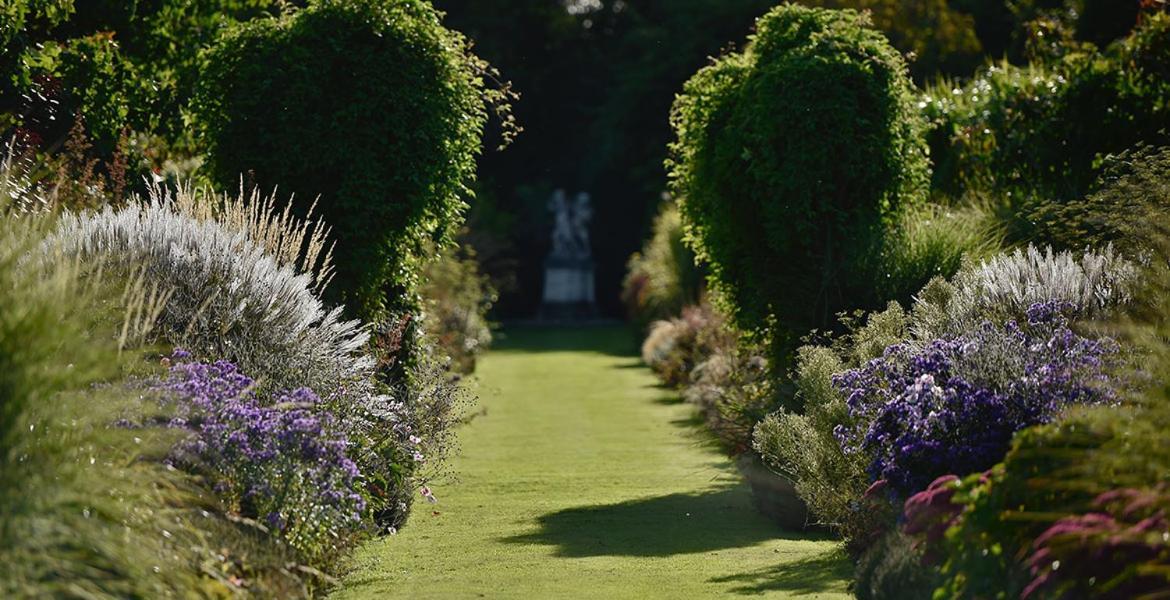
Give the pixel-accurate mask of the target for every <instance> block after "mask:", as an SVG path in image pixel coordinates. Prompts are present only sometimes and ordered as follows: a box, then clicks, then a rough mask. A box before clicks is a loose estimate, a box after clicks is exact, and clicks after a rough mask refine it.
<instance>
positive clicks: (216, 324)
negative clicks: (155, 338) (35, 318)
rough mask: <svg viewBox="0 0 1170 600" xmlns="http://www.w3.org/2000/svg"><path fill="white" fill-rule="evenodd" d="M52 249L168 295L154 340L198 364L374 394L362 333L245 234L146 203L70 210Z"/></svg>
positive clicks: (283, 383) (291, 383) (324, 389)
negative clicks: (99, 263) (219, 362)
mask: <svg viewBox="0 0 1170 600" xmlns="http://www.w3.org/2000/svg"><path fill="white" fill-rule="evenodd" d="M46 243H59V244H60V247H61V248H62V249H63V250H64V251H66V252H69V253H77V254H79V255H81V256H82V257H101V258H103V265H113V266H115V267H119V268H122V269H125V270H127V271H134V270H138V271H141V272H142V274H143V275H144V276H145V278H146V279H147V280H148V281H149V282H151V283H157V284H159V285H161V286H164V287H166V288H168V289H169V291H170V298H169V301H168V302H167V304H166V306H165V308H164V309H163V311H162V313H161V314H160V315H159V318H158V321H157V333H158V334H159V335H161V336H163V337H164V338H165V339H166V341H168V342H170V343H173V344H175V345H179V346H182V347H184V348H186V349H188V350H190V351H191V352H193V353H194V354H195V355H196V356H197V357H200V358H202V359H210V360H215V359H221V358H223V359H228V360H232V361H234V362H236V363H237V364H238V365H239V366H240V368H241V369H243V370H244V371H245V372H247V373H252V374H255V375H256V376H257V379H258V380H259V381H261V382H262V385H266V386H270V387H272V388H273V389H278V388H283V389H292V388H296V387H300V386H307V387H311V388H313V389H314V390H315V391H317V392H318V393H319V394H320V395H321V396H322V397H323V398H326V397H328V396H331V395H335V394H338V393H341V394H342V395H345V396H351V395H353V394H359V395H362V396H368V395H369V392H370V390H369V386H370V384H369V381H370V376H371V373H372V369H373V361H372V360H371V359H370V358H369V357H368V356H366V355H365V354H364V353H363V348H364V346H365V344H366V342H367V340H368V337H369V336H368V333H367V332H366V330H365V328H364V327H363V326H362V325H361V323H360V322H358V321H345V320H342V318H341V308H340V307H338V308H334V309H326V307H325V306H324V305H323V304H322V302H321V300H320V299H319V298H318V297H317V296H316V295H315V294H314V293H313V292H312V290H311V286H312V277H311V276H310V275H308V274H304V273H297V272H295V271H294V270H293V269H292V268H290V267H288V266H281V265H280V264H278V262H277V261H276V260H274V259H273V258H272V257H271V256H269V255H268V254H267V253H266V252H265V251H264V250H263V248H262V247H260V246H259V245H257V244H256V243H253V242H252V241H251V240H250V239H248V237H247V235H246V234H245V233H244V232H243V231H238V230H233V229H230V228H228V227H226V226H224V225H222V224H221V223H218V222H216V221H212V220H202V221H201V220H196V219H194V218H191V217H189V216H184V215H181V214H178V213H177V212H176V211H175V210H174V209H173V208H172V207H171V206H169V205H168V204H167V203H166V202H161V201H146V202H141V203H131V204H130V205H129V206H126V207H124V208H113V207H106V208H104V209H102V210H101V211H99V212H87V213H82V214H68V213H66V214H64V215H62V217H61V220H60V224H59V226H58V229H57V230H56V232H55V234H54V235H53V236H52V239H51V240H49V241H48V242H46Z"/></svg>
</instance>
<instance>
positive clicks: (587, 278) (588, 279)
mask: <svg viewBox="0 0 1170 600" xmlns="http://www.w3.org/2000/svg"><path fill="white" fill-rule="evenodd" d="M593 286H594V283H593V261H591V260H589V259H587V258H585V259H579V258H558V257H552V258H549V259H548V260H547V261H545V263H544V296H543V299H542V301H541V306H540V316H541V318H551V319H574V318H581V317H591V316H595V315H596V314H597V302H596V300H597V299H596V296H595V293H594V287H593Z"/></svg>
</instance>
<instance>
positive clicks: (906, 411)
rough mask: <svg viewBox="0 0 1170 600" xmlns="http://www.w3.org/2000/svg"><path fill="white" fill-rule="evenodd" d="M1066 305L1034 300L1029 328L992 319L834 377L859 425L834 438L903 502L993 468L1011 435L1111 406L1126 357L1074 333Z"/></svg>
mask: <svg viewBox="0 0 1170 600" xmlns="http://www.w3.org/2000/svg"><path fill="white" fill-rule="evenodd" d="M1068 308H1069V307H1068V306H1067V305H1066V304H1065V303H1060V302H1048V303H1037V304H1033V305H1032V306H1031V307H1030V308H1029V309H1028V310H1027V317H1026V322H1025V323H1023V324H1020V323H1017V322H1016V321H1008V322H1007V323H1006V324H1004V325H1003V326H996V325H994V324H991V323H984V324H983V325H982V326H981V327H978V328H976V329H975V330H974V331H971V332H969V333H967V334H964V335H961V336H958V337H953V338H941V339H936V340H932V341H930V342H928V343H926V344H921V343H915V342H904V343H900V344H895V345H893V346H890V347H889V348H887V349H886V351H885V354H884V355H883V356H882V357H880V358H877V359H874V360H872V361H870V362H869V363H867V364H865V365H864V366H862V367H861V368H858V369H853V370H850V371H846V372H844V373H841V374H839V375H837V376H835V377H834V379H833V383H834V385H835V386H836V387H837V389H838V390H839V391H840V392H841V393H842V394H843V395H844V396H845V397H846V398H847V400H846V404H847V407H848V413H849V417H850V424H848V425H839V426H838V427H837V428H836V431H835V435H836V437H837V439H838V442H839V443H840V444H841V446H842V448H843V449H844V451H845V452H847V453H852V452H864V453H866V455H868V456H869V457H870V458H871V459H872V461H871V463H870V467H869V472H870V473H869V474H870V476H871V477H873V478H874V479H885V480H888V481H889V484H890V487H891V489H892V490H893V491H895V492H897V493H898V494H899V495H901V496H902V497H906V496H907V495H909V494H912V493H914V492H917V491H919V490H922V489H924V488H925V487H926V486H927V485H928V484H929V483H930V482H931V481H933V480H934V479H935V478H937V477H939V476H942V475H946V474H951V473H960V474H966V473H974V472H978V471H983V470H986V469H987V468H989V467H991V466H992V465H994V464H995V463H996V462H998V461H999V460H1000V459H1002V458H1003V456H1004V453H1005V452H1006V451H1007V448H1008V444H1009V442H1010V441H1011V438H1012V435H1013V434H1014V433H1015V432H1017V431H1019V430H1021V429H1023V428H1025V427H1029V426H1032V425H1038V424H1041V423H1046V422H1048V421H1051V420H1052V419H1053V418H1054V417H1055V416H1056V415H1057V414H1058V413H1059V412H1060V411H1061V410H1062V409H1064V408H1065V407H1067V406H1070V405H1073V404H1096V403H1103V402H1110V401H1112V399H1113V394H1112V393H1111V392H1110V391H1109V387H1108V385H1107V384H1108V383H1109V376H1108V372H1109V369H1110V366H1111V363H1112V362H1113V361H1114V359H1115V358H1116V354H1117V352H1118V349H1117V344H1116V343H1115V342H1113V340H1111V339H1108V338H1102V339H1090V338H1086V337H1082V336H1081V335H1078V334H1077V333H1075V332H1073V331H1072V330H1071V329H1070V328H1069V325H1068V320H1067V318H1066V317H1065V316H1064V315H1065V314H1066V311H1067V310H1068Z"/></svg>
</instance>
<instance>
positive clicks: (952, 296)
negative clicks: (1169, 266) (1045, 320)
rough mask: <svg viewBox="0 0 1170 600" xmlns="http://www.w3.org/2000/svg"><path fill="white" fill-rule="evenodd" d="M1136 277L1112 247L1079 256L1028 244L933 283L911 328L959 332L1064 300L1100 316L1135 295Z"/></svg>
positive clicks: (1074, 311)
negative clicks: (1024, 247)
mask: <svg viewBox="0 0 1170 600" xmlns="http://www.w3.org/2000/svg"><path fill="white" fill-rule="evenodd" d="M1136 276H1137V268H1136V266H1135V265H1134V264H1133V263H1130V262H1129V261H1127V260H1125V259H1124V258H1122V257H1120V256H1119V255H1117V253H1115V252H1114V251H1113V249H1112V248H1108V247H1107V248H1105V249H1104V250H1102V251H1100V252H1099V253H1098V252H1090V251H1085V252H1083V253H1082V254H1081V255H1080V256H1079V257H1078V256H1077V255H1076V254H1073V253H1071V252H1053V251H1052V249H1045V250H1044V251H1041V250H1040V249H1038V248H1036V247H1035V246H1028V247H1027V248H1026V249H1016V250H1014V251H1013V252H1011V253H1005V254H999V255H997V256H994V257H992V258H990V259H988V260H986V261H983V262H981V263H979V264H978V265H971V266H969V267H968V268H965V269H963V270H961V271H960V272H959V273H957V274H956V275H955V277H954V278H953V279H952V280H951V281H950V282H944V281H941V280H936V281H933V282H931V284H930V285H928V286H927V287H926V288H925V289H923V290H922V291H921V292H920V293H919V295H918V301H917V302H916V303H915V305H914V318H913V324H912V326H911V330H912V332H913V334H914V336H915V337H916V338H917V339H920V340H929V339H933V338H941V337H946V336H954V335H959V334H962V333H964V332H969V331H974V330H976V329H978V328H979V327H980V325H981V324H982V323H983V322H984V321H988V320H990V321H993V322H1006V321H1008V320H1011V319H1016V320H1023V319H1024V318H1025V317H1026V316H1027V313H1028V311H1029V309H1030V308H1031V307H1032V306H1033V305H1035V304H1037V303H1044V302H1059V303H1061V305H1062V306H1063V308H1062V310H1065V311H1067V314H1069V316H1070V317H1072V318H1074V319H1100V318H1103V317H1105V316H1107V315H1108V314H1109V313H1110V312H1111V311H1112V310H1114V309H1115V308H1116V307H1118V306H1120V305H1123V304H1125V303H1127V302H1128V301H1129V300H1130V299H1131V295H1132V292H1131V290H1132V288H1133V286H1134V283H1135V279H1136Z"/></svg>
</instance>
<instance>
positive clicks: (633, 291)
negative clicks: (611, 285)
mask: <svg viewBox="0 0 1170 600" xmlns="http://www.w3.org/2000/svg"><path fill="white" fill-rule="evenodd" d="M701 287H702V274H701V271H700V270H699V267H698V266H696V264H695V254H694V252H692V251H691V249H690V248H689V247H687V245H686V244H685V243H684V241H683V223H682V215H680V214H679V211H678V205H677V204H675V203H673V202H666V203H664V204H663V205H662V208H661V210H660V211H659V213H658V216H657V217H655V218H654V225H653V228H652V231H651V235H650V239H648V240H646V243H645V244H643V245H642V250H641V251H640V252H636V253H634V255H633V256H631V257H630V260H629V262H628V263H627V264H626V277H625V279H624V280H623V281H622V303H623V304H625V306H626V312H627V315H628V316H629V318H630V319H631V320H633V321H634V324H635V325H637V326H639V327H645V326H648V325H649V324H650V323H651V322H652V321H654V320H656V319H668V318H670V317H672V316H674V315H677V314H679V313H681V312H682V310H683V307H685V306H690V305H692V304H695V303H697V302H699V293H700V289H701Z"/></svg>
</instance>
